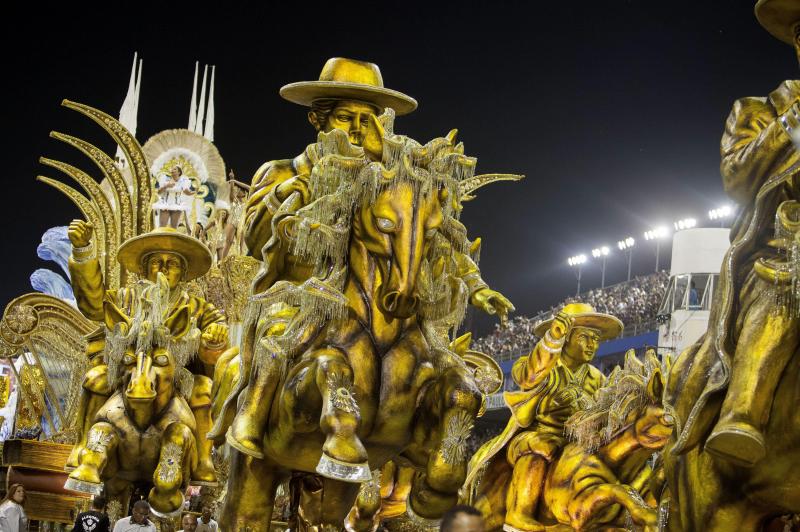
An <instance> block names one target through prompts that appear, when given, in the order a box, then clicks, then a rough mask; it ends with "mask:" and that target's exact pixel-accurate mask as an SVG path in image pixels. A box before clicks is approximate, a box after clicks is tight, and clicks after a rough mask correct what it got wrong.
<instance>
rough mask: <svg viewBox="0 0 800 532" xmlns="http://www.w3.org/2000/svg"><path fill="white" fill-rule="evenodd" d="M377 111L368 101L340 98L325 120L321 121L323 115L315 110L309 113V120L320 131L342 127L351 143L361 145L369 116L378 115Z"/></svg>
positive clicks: (367, 126)
mask: <svg viewBox="0 0 800 532" xmlns="http://www.w3.org/2000/svg"><path fill="white" fill-rule="evenodd" d="M377 112H378V110H377V109H376V108H375V107H374V106H372V105H370V104H368V103H363V102H357V101H354V100H340V101H337V102H336V103H335V105H334V106H333V109H331V112H330V113H328V116H327V117H324V122H320V118H322V117H320V116H319V115H317V114H316V113H314V112H312V113H310V114H309V120H310V121H311V124H312V125H313V126H314V127H315V128H317V130H318V131H324V132H325V133H327V132H329V131H331V130H333V129H340V130H342V131H344V132H345V133H347V136H348V138H349V139H350V143H351V144H353V145H355V146H361V144H362V143H363V142H364V137H365V136H366V134H367V129H368V128H369V117H370V115H376V114H377Z"/></svg>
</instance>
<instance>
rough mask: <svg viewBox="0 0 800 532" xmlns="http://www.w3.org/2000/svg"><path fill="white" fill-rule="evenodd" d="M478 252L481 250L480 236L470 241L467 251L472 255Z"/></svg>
mask: <svg viewBox="0 0 800 532" xmlns="http://www.w3.org/2000/svg"><path fill="white" fill-rule="evenodd" d="M480 252H481V237H478V238H476V239H475V240H473V241H472V243H471V244H470V245H469V253H470V255H472V256H473V257H474V256H476V255H477V254H478V253H480Z"/></svg>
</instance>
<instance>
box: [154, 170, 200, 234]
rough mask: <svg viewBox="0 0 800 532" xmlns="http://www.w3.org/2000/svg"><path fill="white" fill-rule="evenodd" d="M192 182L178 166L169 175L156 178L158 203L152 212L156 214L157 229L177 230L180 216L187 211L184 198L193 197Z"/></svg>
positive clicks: (187, 207)
mask: <svg viewBox="0 0 800 532" xmlns="http://www.w3.org/2000/svg"><path fill="white" fill-rule="evenodd" d="M191 189H192V182H191V181H190V180H189V178H188V177H186V176H184V175H183V170H181V167H180V166H175V167H174V168H173V169H172V171H170V173H169V175H167V174H162V175H161V176H159V178H158V201H157V202H156V203H154V204H153V210H154V211H155V212H157V213H158V225H159V227H167V226H169V227H172V228H173V229H177V228H178V224H179V223H180V221H181V216H182V215H183V214H184V213H185V212H187V211H188V210H189V206H188V205H187V203H186V201H185V198H184V196H191V195H193V192H192V190H191Z"/></svg>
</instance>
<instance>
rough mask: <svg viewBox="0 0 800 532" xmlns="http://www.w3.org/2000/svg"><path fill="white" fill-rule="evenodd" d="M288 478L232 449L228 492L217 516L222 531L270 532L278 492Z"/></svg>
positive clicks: (267, 465) (272, 467)
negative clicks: (260, 531)
mask: <svg viewBox="0 0 800 532" xmlns="http://www.w3.org/2000/svg"><path fill="white" fill-rule="evenodd" d="M286 476H287V474H286V472H285V471H282V470H280V469H278V468H277V467H275V465H274V464H272V463H271V462H269V461H268V460H259V459H258V458H253V457H252V456H248V455H246V454H244V453H240V452H239V451H237V450H235V449H231V455H230V473H229V475H228V479H229V480H228V491H227V493H226V494H225V499H224V500H223V501H222V509H221V510H220V511H219V513H218V515H219V518H220V519H219V526H220V530H231V531H234V530H235V531H237V532H238V531H241V530H248V529H249V530H269V526H270V520H271V519H272V506H273V503H274V502H275V492H276V491H277V490H278V486H280V484H281V482H283V481H284V480H285V478H286Z"/></svg>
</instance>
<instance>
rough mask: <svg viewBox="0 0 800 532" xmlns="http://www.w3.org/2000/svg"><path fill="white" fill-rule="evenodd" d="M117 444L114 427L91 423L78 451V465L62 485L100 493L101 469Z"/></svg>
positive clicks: (102, 422)
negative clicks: (83, 443)
mask: <svg viewBox="0 0 800 532" xmlns="http://www.w3.org/2000/svg"><path fill="white" fill-rule="evenodd" d="M118 444H119V436H117V433H116V431H115V430H114V427H112V426H111V424H110V423H106V422H105V421H101V422H99V423H95V424H94V425H92V428H91V429H90V430H89V434H88V435H87V436H86V445H85V446H84V447H83V449H82V450H81V451H80V455H79V457H78V467H76V468H75V469H74V470H73V471H72V473H70V474H69V478H68V479H67V482H66V484H64V487H65V488H67V489H71V490H75V491H83V492H90V493H96V494H98V495H99V494H100V492H101V491H102V481H101V478H102V475H103V470H104V469H105V467H106V465H107V464H108V462H109V459H110V457H112V456H113V454H114V452H115V451H116V449H117V445H118Z"/></svg>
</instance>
